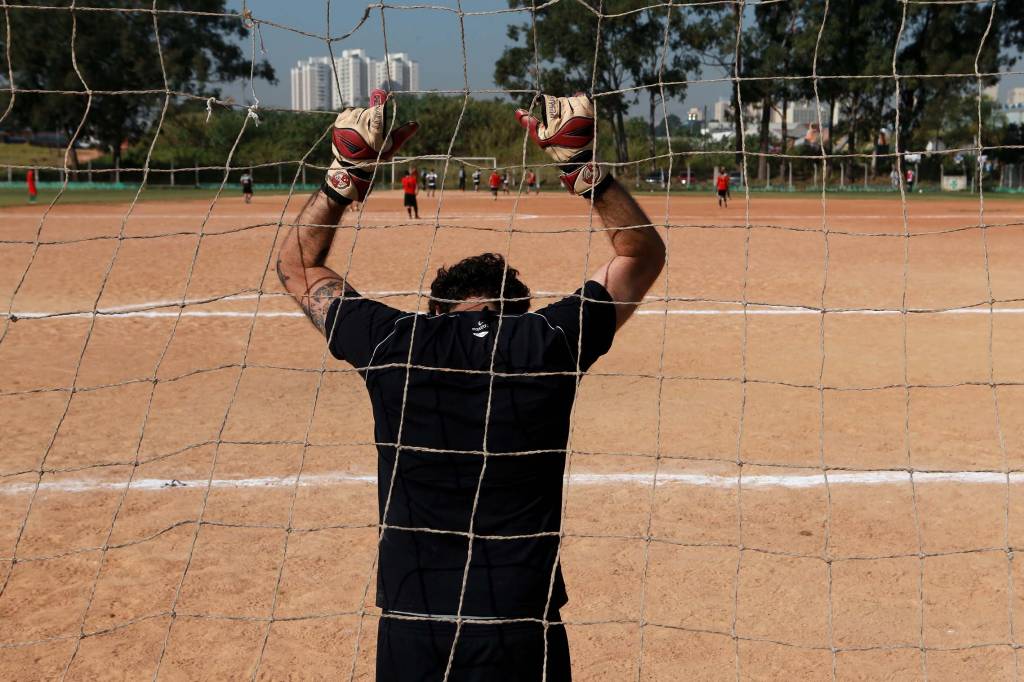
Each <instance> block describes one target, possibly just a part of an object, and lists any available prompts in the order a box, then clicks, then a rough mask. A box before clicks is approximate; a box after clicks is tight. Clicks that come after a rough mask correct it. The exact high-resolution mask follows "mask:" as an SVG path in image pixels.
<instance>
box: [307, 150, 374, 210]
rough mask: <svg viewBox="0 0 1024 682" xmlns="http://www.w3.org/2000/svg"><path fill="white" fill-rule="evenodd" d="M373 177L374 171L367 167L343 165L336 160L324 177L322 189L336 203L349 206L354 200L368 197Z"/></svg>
mask: <svg viewBox="0 0 1024 682" xmlns="http://www.w3.org/2000/svg"><path fill="white" fill-rule="evenodd" d="M372 177H373V175H372V173H371V172H369V171H367V170H366V169H365V168H358V167H354V166H342V165H341V164H340V163H339V162H338V161H335V162H334V163H333V164H331V167H330V168H328V169H327V177H326V178H324V182H323V184H322V185H321V186H320V191H322V192H323V193H324V195H325V196H327V198H329V199H333V200H334V201H335V202H336V203H338V204H340V205H342V206H348V205H349V204H351V203H352V202H353V201H363V200H364V199H365V198H366V195H367V194H369V193H370V179H371V178H372Z"/></svg>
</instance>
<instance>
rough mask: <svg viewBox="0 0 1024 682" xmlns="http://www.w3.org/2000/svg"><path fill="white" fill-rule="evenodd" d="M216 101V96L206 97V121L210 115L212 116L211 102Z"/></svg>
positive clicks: (208, 120)
mask: <svg viewBox="0 0 1024 682" xmlns="http://www.w3.org/2000/svg"><path fill="white" fill-rule="evenodd" d="M216 101H217V98H216V97H207V98H206V122H207V123H209V122H210V117H211V116H213V103H214V102H216Z"/></svg>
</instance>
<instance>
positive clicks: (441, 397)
mask: <svg viewBox="0 0 1024 682" xmlns="http://www.w3.org/2000/svg"><path fill="white" fill-rule="evenodd" d="M387 109H388V107H387V105H386V96H385V95H384V93H383V92H380V91H375V92H374V93H373V96H372V97H371V106H370V107H369V108H367V109H359V108H351V109H346V110H345V111H343V112H342V113H341V114H339V116H338V118H337V121H336V122H335V124H334V126H335V127H334V130H333V142H334V154H335V161H334V163H333V164H332V165H331V168H330V169H329V170H328V172H327V179H326V181H325V182H324V185H323V187H322V189H321V190H318V191H317V192H315V193H314V194H313V196H312V197H310V199H309V202H308V203H307V204H306V206H305V207H304V208H303V210H302V212H301V213H300V215H299V217H298V223H300V224H301V225H303V227H293V228H291V230H290V231H289V232H288V233H287V235H286V236H285V238H284V241H283V243H282V245H281V249H280V252H279V256H278V261H277V272H278V275H279V276H280V278H281V282H282V283H283V284H284V286H285V288H286V289H287V290H288V292H290V293H291V294H292V295H293V296H294V297H295V298H296V300H297V301H298V303H299V305H300V306H301V307H302V309H303V310H304V311H305V312H306V314H307V315H308V316H309V319H310V320H312V322H313V324H314V325H316V327H317V328H318V329H319V330H320V331H321V332H322V333H324V334H325V335H326V337H327V343H328V345H329V347H330V350H331V353H332V354H333V355H334V356H335V357H337V358H339V359H342V360H345V361H347V362H348V363H350V364H351V365H353V366H354V367H355V368H356V369H358V371H359V373H360V375H361V376H362V377H363V378H364V380H365V382H366V387H367V390H368V392H369V396H370V402H371V403H372V407H373V415H374V427H375V431H374V436H375V438H374V440H375V441H376V443H377V452H378V457H377V471H378V504H379V514H380V522H381V524H382V536H381V539H380V544H379V557H378V571H377V593H376V603H377V605H378V606H379V607H380V608H381V611H382V615H381V620H380V623H379V628H378V636H377V679H378V680H414V679H415V680H440V679H442V677H444V674H445V670H446V668H447V667H448V663H449V655H451V656H452V659H451V674H450V676H449V678H448V679H450V680H453V681H454V680H540V679H542V677H544V675H545V673H546V679H548V680H552V681H559V682H561V681H563V680H569V679H570V678H571V671H570V665H569V645H568V641H567V639H566V632H565V627H564V626H563V625H562V624H561V616H560V615H559V609H560V608H561V607H562V606H563V605H564V604H565V603H566V601H567V600H568V598H567V596H566V590H565V584H564V582H563V580H562V573H561V569H560V568H559V566H558V546H559V532H560V530H561V504H562V477H563V471H564V467H565V458H566V444H567V441H568V436H569V415H570V411H571V409H572V404H573V400H574V399H575V395H576V387H577V384H578V380H579V373H580V372H585V371H586V370H587V369H589V368H590V366H591V365H593V364H594V362H595V361H596V360H597V359H598V358H599V357H600V356H601V355H603V354H604V353H606V352H607V351H608V349H609V348H610V346H611V344H612V338H613V337H614V335H615V332H616V330H617V329H618V328H619V327H621V326H622V325H623V324H624V323H625V322H626V320H627V319H628V318H629V316H630V315H631V314H632V313H633V311H634V310H635V309H636V306H637V304H638V303H639V302H640V301H642V299H643V297H644V294H645V293H646V292H647V291H648V289H650V287H651V285H652V284H653V283H654V281H655V279H656V278H657V277H658V275H659V273H660V272H661V269H662V267H663V264H664V257H665V247H664V244H663V243H662V240H661V238H660V237H659V235H658V233H657V231H656V230H655V229H654V228H653V227H651V226H650V225H649V223H650V220H649V219H648V217H647V216H646V215H645V214H644V212H643V210H642V209H641V208H640V207H639V206H638V205H637V203H636V202H635V201H634V200H633V198H632V197H631V196H630V194H629V193H628V192H627V191H626V190H625V189H624V188H623V187H622V186H621V185H620V184H619V183H617V182H616V181H615V180H614V179H613V178H612V177H611V176H610V175H607V174H606V172H605V170H604V169H602V168H601V167H599V166H598V165H597V164H596V163H594V162H593V160H592V157H591V155H592V149H593V147H594V140H593V134H594V133H593V131H594V119H593V108H592V104H591V102H590V100H589V99H588V98H587V97H585V96H583V95H577V96H575V97H550V96H545V97H544V109H543V111H542V112H541V118H540V120H538V119H537V118H534V117H533V116H531V115H529V113H528V112H526V111H523V110H520V111H518V112H517V113H516V118H517V120H518V121H519V123H520V124H521V125H523V126H524V127H525V128H527V130H528V131H529V135H530V137H531V138H532V139H533V140H534V142H536V143H537V144H538V145H539V146H540V147H542V148H543V149H544V150H545V151H546V152H547V153H548V154H549V155H550V156H551V157H552V158H553V159H554V160H555V161H556V162H557V163H558V164H559V165H560V166H561V169H562V181H563V183H564V184H565V186H566V187H567V188H568V190H569V192H570V193H572V194H574V195H577V196H579V197H581V199H580V205H579V207H580V209H581V210H587V208H588V207H589V205H590V204H591V202H592V203H593V206H594V208H595V209H596V210H597V211H598V213H599V214H600V216H601V219H602V220H603V222H604V224H605V226H607V227H608V228H610V229H609V230H608V232H607V233H608V236H609V237H610V239H611V245H612V247H613V249H614V251H615V256H614V257H613V258H612V259H611V260H610V261H608V262H607V263H605V264H604V265H602V266H601V267H600V268H598V269H597V270H596V272H595V273H594V275H593V277H592V278H591V279H590V280H589V281H587V282H586V284H585V285H584V286H583V287H582V288H580V289H579V290H577V291H576V292H575V293H574V294H572V295H570V296H568V297H566V298H563V299H562V300H560V301H558V302H556V303H553V304H551V305H549V306H547V307H544V308H541V309H540V310H537V311H536V312H531V311H530V310H529V309H530V290H529V288H527V286H526V285H525V284H524V283H523V282H522V281H521V280H520V279H519V273H518V272H517V271H516V270H515V269H514V268H512V267H509V266H508V265H507V264H506V263H505V261H504V260H503V259H502V257H501V256H499V255H497V254H486V253H485V254H481V255H478V256H473V257H470V258H466V259H464V260H462V261H459V262H457V263H455V264H454V265H452V266H450V267H442V268H441V269H439V270H438V272H437V277H436V278H435V279H434V281H433V283H432V284H431V287H430V303H429V311H430V312H429V314H413V313H405V312H402V311H399V310H396V309H394V308H391V307H389V306H387V305H384V304H383V303H380V302H377V301H373V300H370V299H368V298H364V297H362V296H360V295H359V294H358V293H357V292H356V290H355V289H354V288H353V286H352V283H351V282H348V281H346V280H345V278H344V277H343V276H342V275H339V274H338V273H336V272H335V271H333V270H331V269H330V268H328V267H327V266H326V265H325V263H326V261H327V256H328V253H329V252H330V248H331V242H332V240H333V238H334V235H335V229H334V227H335V226H336V225H337V224H338V223H339V221H340V220H341V217H342V214H343V213H344V212H345V209H346V207H347V206H349V205H350V204H351V203H352V202H354V201H362V200H363V199H364V197H365V196H366V193H367V192H368V191H369V188H370V181H371V179H372V174H373V167H374V164H375V163H377V162H378V161H388V160H390V159H391V158H392V157H393V156H394V155H395V154H396V153H397V152H398V151H399V148H400V147H401V146H402V143H403V142H405V141H406V140H407V139H408V138H409V137H410V136H412V135H413V134H414V133H415V132H416V130H417V127H418V126H417V124H416V123H407V124H405V125H402V126H398V127H395V128H394V129H393V130H391V132H390V134H389V133H388V131H389V125H388V122H387V120H386V119H387ZM566 266H567V267H568V266H569V263H568V262H567V263H566ZM452 370H455V371H452ZM474 509H475V513H474ZM470 533H472V539H470V535H469V534H470ZM467 567H468V570H467ZM457 618H461V619H462V627H461V629H460V631H459V635H458V639H457V640H456V623H455V620H456V619H457ZM544 620H546V621H547V622H548V623H550V625H549V627H548V628H547V630H546V638H547V641H546V642H545V628H544V626H543V622H542V621H544ZM545 661H546V663H547V670H546V671H545V670H544V665H545Z"/></svg>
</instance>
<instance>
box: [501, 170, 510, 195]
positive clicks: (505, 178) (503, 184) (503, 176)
mask: <svg viewBox="0 0 1024 682" xmlns="http://www.w3.org/2000/svg"><path fill="white" fill-rule="evenodd" d="M508 184H509V179H508V173H502V174H501V193H502V194H511V192H510V191H509V188H508Z"/></svg>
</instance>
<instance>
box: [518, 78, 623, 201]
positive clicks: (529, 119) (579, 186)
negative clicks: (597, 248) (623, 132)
mask: <svg viewBox="0 0 1024 682" xmlns="http://www.w3.org/2000/svg"><path fill="white" fill-rule="evenodd" d="M541 115H542V117H543V119H542V120H537V118H536V117H535V116H531V115H530V112H528V111H526V110H525V109H517V110H516V120H517V121H519V124H520V125H521V126H523V127H524V128H526V129H527V130H528V131H530V137H531V138H532V139H533V141H534V142H536V143H537V146H539V147H540V148H541V149H543V150H544V151H545V152H547V155H548V156H550V157H551V158H552V159H554V160H555V162H557V163H558V167H559V168H560V169H561V171H562V174H561V180H562V184H564V185H565V186H566V188H567V189H568V190H569V192H571V193H572V194H576V195H578V196H582V197H588V198H589V197H590V196H591V194H595V195H596V194H600V193H601V192H602V191H603V190H604V188H605V187H607V186H608V183H610V182H611V176H610V175H608V173H607V172H606V171H605V170H604V169H603V168H601V167H600V166H599V165H598V164H597V162H595V161H594V149H593V147H594V105H593V103H592V102H591V101H590V98H589V97H587V96H586V95H583V94H576V95H573V96H572V97H552V96H551V95H544V106H543V108H542V111H541Z"/></svg>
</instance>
